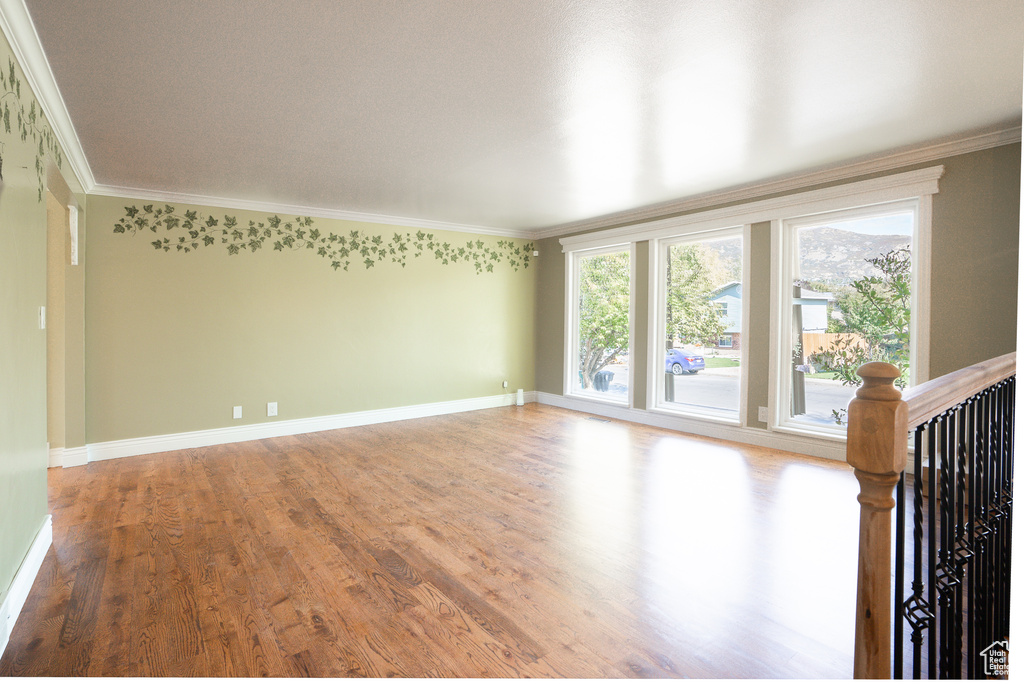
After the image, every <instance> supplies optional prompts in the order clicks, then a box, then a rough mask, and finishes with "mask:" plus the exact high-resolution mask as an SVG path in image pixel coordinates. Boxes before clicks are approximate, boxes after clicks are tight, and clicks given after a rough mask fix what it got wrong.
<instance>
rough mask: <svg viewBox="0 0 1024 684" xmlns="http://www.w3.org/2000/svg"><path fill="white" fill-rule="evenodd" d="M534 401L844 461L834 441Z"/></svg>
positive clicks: (569, 401) (543, 395)
mask: <svg viewBox="0 0 1024 684" xmlns="http://www.w3.org/2000/svg"><path fill="white" fill-rule="evenodd" d="M535 394H536V397H537V398H536V401H537V402H538V403H541V404H547V405H549V406H558V407H560V408H566V409H571V410H573V411H582V412H583V413H593V414H595V415H599V416H605V417H607V418H616V419H618V420H625V421H629V422H631V423H641V424H642V425H651V426H653V427H660V428H666V429H668V430H678V431H680V432H688V433H690V434H694V435H702V436H704V437H715V438H717V439H727V440H730V441H732V442H740V443H742V444H752V445H754V446H761V447H768V448H769V449H779V450H782V451H791V452H793V453H797V454H805V455H807V456H818V457H820V458H828V459H832V460H835V461H845V460H846V444H845V443H840V442H836V441H834V440H827V439H823V438H822V439H819V438H816V437H811V436H806V437H805V436H803V435H795V434H788V433H782V432H777V431H775V432H772V431H768V430H759V429H757V428H749V427H741V426H739V425H725V424H722V423H718V422H712V421H705V420H700V419H699V418H688V417H684V416H670V415H666V414H664V413H655V412H653V411H643V410H641V409H634V408H626V407H625V406H614V405H612V404H606V403H604V402H599V401H587V400H586V399H582V398H579V397H565V396H562V395H560V394H550V393H548V392H536V393H535Z"/></svg>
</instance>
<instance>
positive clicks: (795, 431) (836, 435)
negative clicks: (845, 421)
mask: <svg viewBox="0 0 1024 684" xmlns="http://www.w3.org/2000/svg"><path fill="white" fill-rule="evenodd" d="M769 429H770V430H771V431H772V432H784V433H787V434H790V435H800V436H801V437H813V438H815V439H827V440H828V441H830V442H837V443H840V444H846V433H845V432H839V431H838V430H828V429H825V430H815V429H814V428H812V427H809V426H804V425H801V424H794V423H783V424H782V425H776V426H775V427H771V428H769Z"/></svg>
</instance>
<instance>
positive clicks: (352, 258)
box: [114, 204, 533, 274]
mask: <svg viewBox="0 0 1024 684" xmlns="http://www.w3.org/2000/svg"><path fill="white" fill-rule="evenodd" d="M124 211H125V215H124V216H123V217H122V218H121V219H120V220H118V222H117V223H116V224H115V225H114V232H115V233H123V234H128V235H135V234H136V233H139V232H142V231H145V230H147V229H148V230H150V231H151V232H153V233H156V234H157V239H155V240H153V241H152V242H151V243H150V244H151V245H152V246H153V247H154V248H155V249H157V250H163V251H165V252H169V251H171V249H172V248H173V249H174V250H176V251H179V252H185V253H187V252H192V251H195V250H197V249H199V248H200V247H209V246H211V245H214V244H217V243H218V242H219V243H220V244H222V245H226V246H227V250H228V254H232V255H234V254H238V253H239V252H242V251H246V250H248V251H250V252H255V251H256V250H258V249H262V248H263V246H264V244H265V243H266V242H268V241H269V242H270V243H271V245H272V246H273V249H274V251H279V252H283V251H284V250H286V249H287V250H303V249H309V250H314V251H315V252H316V253H317V254H318V255H319V256H321V257H324V258H325V259H327V260H328V261H330V264H331V267H332V268H333V269H334V270H336V271H337V270H338V269H342V270H344V271H347V270H348V268H349V266H350V265H352V264H353V263H355V264H362V265H363V266H364V267H365V268H367V269H369V268H373V267H374V266H375V265H377V264H378V263H382V262H384V261H385V260H387V261H388V262H389V263H394V264H399V265H400V266H402V267H403V268H404V267H405V264H406V261H407V260H408V258H409V257H413V258H419V257H420V256H422V255H423V254H431V255H433V257H434V259H435V260H437V261H440V262H441V263H442V264H457V263H460V262H465V263H472V264H473V265H474V267H476V272H477V273H478V274H479V273H483V272H485V271H486V272H488V273H491V272H493V271H494V267H495V265H500V264H503V263H507V264H508V265H509V266H511V267H512V269H513V270H515V271H518V270H519V269H520V268H524V269H525V268H529V266H530V254H531V252H532V251H533V243H527V244H524V245H516V244H515V243H514V242H513V241H512V240H498V241H497V246H496V247H491V246H489V245H487V244H485V243H484V242H483V241H482V240H468V241H467V242H466V244H465V245H461V244H453V243H450V242H442V241H441V240H439V239H436V238H435V237H434V234H433V233H425V232H423V231H422V230H420V231H417V232H416V233H415V234H413V233H408V232H406V233H394V234H393V235H392V237H391V239H390V240H385V238H384V236H382V235H371V234H369V233H367V232H365V231H361V230H352V231H349V232H348V233H347V234H345V235H338V234H336V233H331V232H327V233H323V232H321V231H320V230H319V229H318V228H316V227H315V221H314V219H312V218H310V217H308V216H299V217H296V218H295V219H294V220H292V221H285V220H284V219H282V218H281V217H279V216H276V215H275V216H268V217H267V218H266V220H265V221H249V225H248V226H243V225H241V224H239V222H238V220H237V219H236V218H235V217H234V216H228V215H226V214H225V215H224V218H223V219H217V218H215V217H213V216H206V215H204V214H200V213H199V212H198V211H193V210H187V211H185V212H184V213H181V212H179V211H177V210H176V209H175V208H174V207H173V206H171V205H169V204H166V205H164V206H162V207H155V206H154V205H152V204H147V205H144V206H143V207H142V209H139V208H138V207H135V206H134V205H133V206H130V207H125V208H124Z"/></svg>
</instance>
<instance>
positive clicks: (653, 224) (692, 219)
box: [559, 165, 945, 252]
mask: <svg viewBox="0 0 1024 684" xmlns="http://www.w3.org/2000/svg"><path fill="white" fill-rule="evenodd" d="M944 170H945V167H943V166H941V165H939V166H930V167H928V168H924V169H916V170H914V171H905V172H903V173H896V174H892V175H890V176H882V177H879V178H871V179H869V180H864V181H857V182H855V183H846V184H844V185H836V186H832V187H828V188H821V189H819V190H808V191H806V192H798V193H796V194H792V195H785V196H783V197H773V198H771V199H766V200H758V201H755V202H747V203H745V204H738V205H736V206H732V207H725V208H722V209H712V210H709V211H702V212H698V213H693V214H685V215H683V216H674V217H672V218H667V219H661V220H659V221H648V222H645V223H639V224H632V225H629V226H623V227H620V228H610V229H608V230H601V231H597V232H594V233H584V234H583V235H573V236H570V237H564V238H559V243H560V244H561V245H562V251H563V252H571V251H576V250H581V249H594V248H598V247H604V246H609V245H620V244H623V243H625V242H640V241H643V240H655V239H658V238H666V237H672V236H675V235H683V234H686V233H689V232H696V231H700V230H714V229H716V228H721V227H722V226H741V225H745V224H752V223H763V222H765V221H774V220H776V219H781V218H787V217H790V216H806V215H810V214H815V213H824V212H830V211H837V210H840V209H847V208H850V207H862V206H869V205H872V204H882V203H886V202H895V201H898V200H905V199H912V198H914V197H922V198H923V197H925V196H927V195H934V194H936V193H937V192H938V191H939V178H941V177H942V174H943V171H944Z"/></svg>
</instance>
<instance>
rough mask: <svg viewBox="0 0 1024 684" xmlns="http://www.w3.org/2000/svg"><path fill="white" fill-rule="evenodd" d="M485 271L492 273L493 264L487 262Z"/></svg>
mask: <svg viewBox="0 0 1024 684" xmlns="http://www.w3.org/2000/svg"><path fill="white" fill-rule="evenodd" d="M487 272H488V273H494V264H487Z"/></svg>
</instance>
